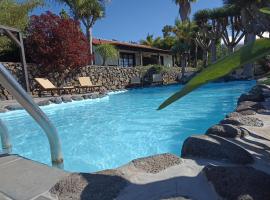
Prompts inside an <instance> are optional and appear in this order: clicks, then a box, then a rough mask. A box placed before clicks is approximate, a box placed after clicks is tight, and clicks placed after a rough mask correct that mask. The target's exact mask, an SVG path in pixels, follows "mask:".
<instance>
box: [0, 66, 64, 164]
mask: <svg viewBox="0 0 270 200" xmlns="http://www.w3.org/2000/svg"><path fill="white" fill-rule="evenodd" d="M0 84H1V85H2V86H3V87H4V88H6V89H7V90H8V91H9V93H10V94H11V95H12V96H13V97H14V98H15V99H16V100H17V101H18V102H19V103H20V104H21V105H22V106H23V108H24V109H25V110H26V111H27V112H28V113H29V114H30V115H31V116H32V117H33V119H34V120H35V121H36V122H37V123H38V124H39V125H40V127H41V128H42V129H43V130H44V132H45V133H46V135H47V138H48V140H49V144H50V150H51V160H52V165H53V166H55V167H58V168H63V167H64V164H63V163H64V160H63V156H62V149H61V143H60V139H59V136H58V133H57V130H56V128H55V127H54V125H53V124H52V123H51V121H50V120H49V118H48V117H47V116H46V114H45V113H44V112H43V111H42V110H41V109H40V108H39V106H38V105H37V104H36V103H35V102H34V100H33V99H32V98H31V96H30V95H29V94H27V92H25V90H24V89H23V88H22V87H21V85H20V84H19V83H18V82H17V81H16V80H15V79H14V78H13V76H12V75H11V74H10V72H9V71H8V70H7V69H6V68H5V67H4V66H3V65H2V64H1V63H0ZM0 134H1V141H2V148H3V150H4V151H6V152H10V150H11V144H10V139H9V136H8V132H7V128H6V127H5V125H4V124H3V122H1V123H0Z"/></svg>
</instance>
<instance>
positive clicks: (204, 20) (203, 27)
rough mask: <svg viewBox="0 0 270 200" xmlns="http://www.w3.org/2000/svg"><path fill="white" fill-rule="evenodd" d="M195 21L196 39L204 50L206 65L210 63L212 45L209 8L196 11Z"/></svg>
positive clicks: (204, 62) (204, 64)
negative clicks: (209, 54)
mask: <svg viewBox="0 0 270 200" xmlns="http://www.w3.org/2000/svg"><path fill="white" fill-rule="evenodd" d="M194 21H195V23H196V25H197V26H196V27H194V32H195V37H194V40H195V42H196V43H197V44H198V46H199V47H200V48H201V49H202V50H203V66H204V67H206V66H207V65H208V52H209V49H210V46H211V38H210V37H209V36H210V34H209V31H210V30H211V26H210V24H209V12H208V10H200V11H198V12H196V13H195V14H194Z"/></svg>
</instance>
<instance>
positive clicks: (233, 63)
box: [158, 39, 270, 110]
mask: <svg viewBox="0 0 270 200" xmlns="http://www.w3.org/2000/svg"><path fill="white" fill-rule="evenodd" d="M268 54H270V39H259V40H256V41H255V42H253V43H251V44H249V45H246V46H244V47H242V48H240V49H239V50H238V51H236V52H234V53H233V54H231V55H229V56H226V57H225V58H223V59H221V60H219V61H218V62H216V63H215V64H212V65H210V66H208V67H207V68H205V69H204V70H203V71H202V72H200V73H199V74H198V75H196V76H195V77H194V78H193V79H191V80H190V81H189V82H188V83H187V84H186V85H185V86H184V87H183V88H182V90H180V91H179V92H177V93H175V94H174V95H172V96H171V97H170V98H168V99H167V100H166V101H165V102H163V103H162V104H161V105H160V106H159V108H158V110H161V109H163V108H165V107H167V106H168V105H170V104H172V103H174V102H175V101H177V100H179V99H180V98H182V97H183V96H185V95H187V94H188V93H190V92H192V91H193V90H195V89H197V88H199V87H200V86H202V85H204V84H206V83H208V82H210V81H214V80H216V79H219V78H222V77H224V76H225V75H227V74H229V73H231V72H233V71H234V70H236V69H237V68H239V67H241V66H243V65H245V64H248V63H252V62H254V61H255V60H257V59H259V58H262V57H264V56H266V55H268Z"/></svg>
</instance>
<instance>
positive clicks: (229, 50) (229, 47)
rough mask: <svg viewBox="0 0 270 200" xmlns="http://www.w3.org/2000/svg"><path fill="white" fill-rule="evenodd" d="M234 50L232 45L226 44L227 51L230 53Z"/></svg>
mask: <svg viewBox="0 0 270 200" xmlns="http://www.w3.org/2000/svg"><path fill="white" fill-rule="evenodd" d="M233 52H234V48H233V47H232V46H228V53H229V54H232V53H233Z"/></svg>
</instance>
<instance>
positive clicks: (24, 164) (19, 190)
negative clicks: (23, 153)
mask: <svg viewBox="0 0 270 200" xmlns="http://www.w3.org/2000/svg"><path fill="white" fill-rule="evenodd" d="M68 174H69V173H67V172H65V171H63V170H60V169H57V168H52V167H49V166H47V165H44V164H41V163H38V162H35V161H32V160H28V159H26V158H23V157H20V156H18V155H0V191H1V192H2V193H0V199H1V200H2V199H3V200H30V199H38V200H48V199H50V198H47V197H45V196H43V194H44V193H46V192H47V191H48V190H49V189H50V188H51V187H52V186H53V185H54V184H55V183H57V182H58V181H59V180H60V179H62V178H64V177H65V176H67V175H68Z"/></svg>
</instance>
